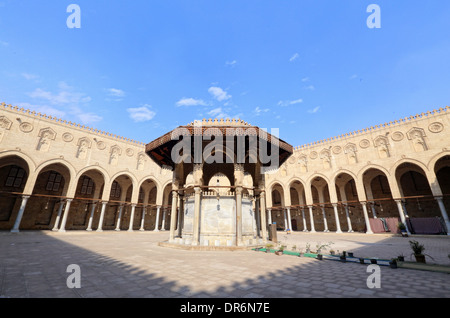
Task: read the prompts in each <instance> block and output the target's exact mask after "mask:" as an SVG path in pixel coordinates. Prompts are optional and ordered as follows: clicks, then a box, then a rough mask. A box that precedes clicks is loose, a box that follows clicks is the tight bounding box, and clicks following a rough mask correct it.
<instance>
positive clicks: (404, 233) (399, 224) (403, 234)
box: [397, 222, 408, 237]
mask: <svg viewBox="0 0 450 318" xmlns="http://www.w3.org/2000/svg"><path fill="white" fill-rule="evenodd" d="M397 227H398V229H399V230H400V232H401V233H402V236H404V237H408V232H406V225H405V224H404V223H403V222H399V223H398V225H397Z"/></svg>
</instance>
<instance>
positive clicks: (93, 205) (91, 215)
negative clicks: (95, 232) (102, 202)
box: [86, 202, 97, 232]
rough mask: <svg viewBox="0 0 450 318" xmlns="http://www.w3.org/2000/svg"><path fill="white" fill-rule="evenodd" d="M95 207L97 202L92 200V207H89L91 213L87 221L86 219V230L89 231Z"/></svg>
mask: <svg viewBox="0 0 450 318" xmlns="http://www.w3.org/2000/svg"><path fill="white" fill-rule="evenodd" d="M96 207H97V203H96V202H93V203H92V207H91V213H90V215H89V221H88V227H87V229H86V231H88V232H91V231H92V221H93V219H94V212H95V208H96Z"/></svg>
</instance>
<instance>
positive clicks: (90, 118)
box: [77, 113, 103, 125]
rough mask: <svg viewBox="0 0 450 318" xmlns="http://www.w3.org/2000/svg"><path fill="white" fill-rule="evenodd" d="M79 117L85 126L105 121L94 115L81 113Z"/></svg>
mask: <svg viewBox="0 0 450 318" xmlns="http://www.w3.org/2000/svg"><path fill="white" fill-rule="evenodd" d="M77 116H78V118H79V119H80V120H81V123H83V124H84V125H88V124H93V123H96V122H99V121H101V120H102V119H103V118H102V117H101V116H99V115H96V114H94V113H81V114H78V115H77Z"/></svg>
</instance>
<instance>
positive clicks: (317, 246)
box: [316, 242, 334, 254]
mask: <svg viewBox="0 0 450 318" xmlns="http://www.w3.org/2000/svg"><path fill="white" fill-rule="evenodd" d="M332 244H334V243H333V242H328V243H325V244H322V243H320V242H319V243H317V244H316V249H317V254H320V253H321V252H322V250H323V249H327V248H328V247H330V246H331V245H332Z"/></svg>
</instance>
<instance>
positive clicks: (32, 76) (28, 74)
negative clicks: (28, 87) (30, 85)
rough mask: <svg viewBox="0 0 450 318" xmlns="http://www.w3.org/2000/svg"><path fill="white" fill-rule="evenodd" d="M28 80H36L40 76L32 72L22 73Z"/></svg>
mask: <svg viewBox="0 0 450 318" xmlns="http://www.w3.org/2000/svg"><path fill="white" fill-rule="evenodd" d="M21 75H22V76H23V77H24V78H25V79H26V80H29V81H30V80H34V79H38V78H39V76H37V75H35V74H30V73H22V74H21Z"/></svg>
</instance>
